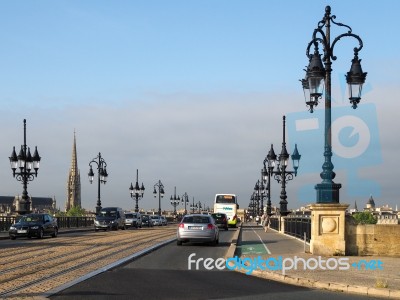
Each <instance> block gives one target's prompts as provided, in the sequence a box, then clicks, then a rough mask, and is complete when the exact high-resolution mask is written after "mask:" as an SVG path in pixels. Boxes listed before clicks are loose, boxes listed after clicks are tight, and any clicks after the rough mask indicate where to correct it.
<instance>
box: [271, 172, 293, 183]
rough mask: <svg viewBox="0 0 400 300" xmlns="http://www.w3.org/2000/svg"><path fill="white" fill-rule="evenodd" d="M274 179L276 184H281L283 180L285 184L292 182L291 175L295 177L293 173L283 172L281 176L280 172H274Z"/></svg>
mask: <svg viewBox="0 0 400 300" xmlns="http://www.w3.org/2000/svg"><path fill="white" fill-rule="evenodd" d="M273 174H274V179H275V180H276V181H277V182H278V183H281V182H282V181H283V180H285V183H288V182H289V181H290V180H293V175H295V176H296V174H295V172H294V171H285V173H284V174H282V172H281V171H274V172H273Z"/></svg>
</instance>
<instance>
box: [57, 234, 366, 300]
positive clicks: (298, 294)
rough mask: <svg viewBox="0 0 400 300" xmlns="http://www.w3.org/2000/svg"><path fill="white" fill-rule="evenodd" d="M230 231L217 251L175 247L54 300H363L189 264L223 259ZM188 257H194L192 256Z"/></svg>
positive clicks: (359, 297)
mask: <svg viewBox="0 0 400 300" xmlns="http://www.w3.org/2000/svg"><path fill="white" fill-rule="evenodd" d="M233 232H234V229H230V230H229V231H221V233H220V243H219V245H218V246H215V247H214V246H209V245H202V244H183V246H177V245H176V243H175V242H173V243H170V244H168V245H167V246H165V247H162V248H160V249H158V250H156V251H154V252H151V253H149V254H147V255H145V256H143V257H141V258H138V259H137V260H135V261H132V262H130V263H127V264H125V265H124V266H120V267H118V268H115V269H112V270H109V271H107V272H105V273H102V274H99V275H97V276H95V277H92V278H90V279H87V280H85V281H83V282H80V283H78V284H76V285H74V286H72V287H70V288H68V289H66V290H63V291H61V292H60V293H58V294H55V295H52V296H51V297H50V299H54V300H64V299H68V300H73V299H85V300H86V299H96V300H100V299H104V300H105V299H107V300H109V299H280V300H282V299H296V300H300V299H307V300H309V299H317V298H319V299H322V297H324V299H333V300H335V299H365V297H363V296H357V295H352V294H344V293H335V292H329V291H322V290H316V289H309V288H304V287H298V286H293V285H287V284H283V283H280V282H275V281H271V280H265V279H260V278H256V277H252V276H249V275H245V274H241V273H238V272H234V271H229V270H226V269H225V270H218V269H217V268H215V265H212V266H214V269H213V270H207V269H205V268H204V265H203V263H202V262H203V261H200V263H199V267H200V268H199V270H196V262H192V263H191V270H189V266H188V259H189V256H190V255H192V259H193V260H196V259H198V258H203V259H206V258H213V259H214V260H216V259H218V258H223V257H224V256H225V253H226V251H227V249H228V247H229V242H230V240H231V238H232V235H233ZM193 253H195V254H196V255H195V256H193Z"/></svg>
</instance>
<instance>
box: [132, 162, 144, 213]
mask: <svg viewBox="0 0 400 300" xmlns="http://www.w3.org/2000/svg"><path fill="white" fill-rule="evenodd" d="M138 180H139V170H138V169H136V184H135V187H133V185H132V182H131V186H130V187H129V192H130V193H131V198H132V199H135V201H136V204H135V212H139V203H138V202H139V200H140V199H142V198H143V194H144V190H145V188H144V185H143V182H142V186H141V187H139V182H138Z"/></svg>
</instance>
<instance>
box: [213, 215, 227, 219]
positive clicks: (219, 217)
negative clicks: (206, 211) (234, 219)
mask: <svg viewBox="0 0 400 300" xmlns="http://www.w3.org/2000/svg"><path fill="white" fill-rule="evenodd" d="M212 217H213V218H214V219H223V218H225V215H224V214H212Z"/></svg>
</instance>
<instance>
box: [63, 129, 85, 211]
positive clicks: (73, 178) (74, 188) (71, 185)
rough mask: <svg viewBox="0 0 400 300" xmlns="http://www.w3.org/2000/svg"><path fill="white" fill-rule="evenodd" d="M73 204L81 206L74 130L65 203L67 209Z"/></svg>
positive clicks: (79, 177)
mask: <svg viewBox="0 0 400 300" xmlns="http://www.w3.org/2000/svg"><path fill="white" fill-rule="evenodd" d="M73 206H79V207H82V206H81V175H80V172H79V169H78V157H77V152H76V136H75V132H74V143H73V146H72V159H71V168H70V169H69V173H68V182H67V201H66V203H65V211H68V210H70V209H71V207H73Z"/></svg>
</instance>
